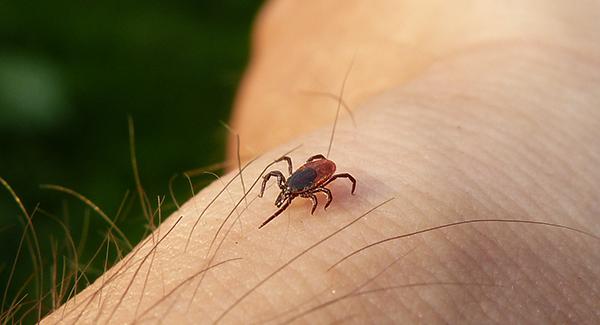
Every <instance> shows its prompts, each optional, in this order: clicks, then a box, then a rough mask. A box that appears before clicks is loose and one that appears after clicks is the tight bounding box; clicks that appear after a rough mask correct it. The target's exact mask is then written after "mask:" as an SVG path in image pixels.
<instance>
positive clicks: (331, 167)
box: [258, 154, 356, 228]
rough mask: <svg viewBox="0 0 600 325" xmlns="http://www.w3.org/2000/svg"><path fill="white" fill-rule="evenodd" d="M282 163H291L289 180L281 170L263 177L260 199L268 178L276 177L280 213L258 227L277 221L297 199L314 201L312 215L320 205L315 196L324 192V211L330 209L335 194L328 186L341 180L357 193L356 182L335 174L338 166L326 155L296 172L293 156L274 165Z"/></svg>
mask: <svg viewBox="0 0 600 325" xmlns="http://www.w3.org/2000/svg"><path fill="white" fill-rule="evenodd" d="M279 161H286V162H287V163H288V171H289V173H290V177H288V178H287V179H286V178H285V176H283V173H282V172H280V171H278V170H275V171H271V172H269V173H268V174H266V175H265V176H264V178H263V182H262V186H261V188H260V194H259V197H262V196H263V194H264V192H265V187H266V185H267V182H268V181H269V179H270V178H271V177H276V178H277V182H278V185H279V188H280V189H281V192H280V193H279V195H278V196H277V199H276V200H275V205H276V206H277V207H278V208H279V210H277V211H276V212H275V213H274V214H273V215H272V216H270V217H269V218H268V219H267V220H265V222H263V223H262V224H261V225H260V227H258V228H262V227H263V226H264V225H266V224H267V223H269V222H270V221H271V220H273V219H275V217H277V216H278V215H280V214H281V213H282V212H283V211H284V210H285V209H287V208H288V206H289V205H290V204H291V203H292V200H293V199H294V198H296V197H298V196H300V197H303V198H307V199H311V200H312V203H313V206H312V210H311V214H313V213H314V212H315V209H316V208H317V204H318V201H317V196H316V195H315V194H316V193H318V192H322V193H323V194H325V196H327V203H325V209H327V207H328V206H329V204H331V201H332V200H333V195H332V194H331V191H330V190H329V189H328V188H326V187H325V186H326V185H327V184H329V183H331V182H332V181H334V180H336V179H338V178H347V179H348V180H350V182H352V194H354V191H355V190H356V179H355V178H354V177H352V175H350V174H347V173H342V174H334V173H335V163H334V162H333V161H331V160H328V159H327V158H325V156H323V155H320V154H319V155H315V156H312V157H310V158H308V160H307V161H306V163H305V164H304V165H302V166H300V168H298V169H297V170H296V171H295V172H293V173H292V170H293V169H292V159H291V158H290V157H287V156H283V157H281V158H279V159H277V160H276V161H275V162H279Z"/></svg>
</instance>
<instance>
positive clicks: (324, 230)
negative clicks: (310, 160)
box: [43, 1, 600, 324]
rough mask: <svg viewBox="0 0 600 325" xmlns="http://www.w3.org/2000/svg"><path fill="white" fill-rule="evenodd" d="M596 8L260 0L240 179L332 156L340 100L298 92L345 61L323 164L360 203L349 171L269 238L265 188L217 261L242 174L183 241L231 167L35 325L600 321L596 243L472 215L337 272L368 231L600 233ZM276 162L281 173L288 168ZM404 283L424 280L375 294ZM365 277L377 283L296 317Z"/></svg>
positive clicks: (240, 128) (271, 194) (332, 74)
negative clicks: (348, 114) (331, 166)
mask: <svg viewBox="0 0 600 325" xmlns="http://www.w3.org/2000/svg"><path fill="white" fill-rule="evenodd" d="M598 6H599V4H597V3H596V2H591V1H584V2H578V5H577V6H573V5H572V3H571V2H567V1H554V2H553V3H552V4H549V3H548V2H547V1H518V2H514V3H511V4H506V3H501V2H497V1H480V2H477V3H473V2H467V1H453V2H451V3H450V2H447V1H403V2H400V1H369V2H362V1H327V2H314V3H306V2H295V1H273V2H270V3H268V4H267V5H266V7H265V9H264V10H263V11H262V13H261V15H260V16H259V18H258V21H257V25H256V30H255V43H254V55H253V59H252V63H251V65H250V67H249V70H248V72H247V75H246V78H245V80H244V82H243V85H242V87H241V89H240V92H239V95H238V98H237V102H236V108H235V112H234V117H233V121H232V125H233V128H234V129H235V130H236V131H237V132H239V134H240V138H241V141H242V143H241V148H242V157H243V158H245V160H249V158H250V157H253V156H254V155H255V154H257V153H263V154H262V156H261V157H260V158H258V159H257V160H256V161H254V162H252V163H251V164H250V165H249V167H247V168H246V169H245V170H244V173H243V175H244V181H245V184H246V187H247V188H249V187H250V186H251V184H252V182H253V181H254V180H255V179H256V178H257V177H258V176H259V174H260V172H261V171H262V169H263V168H264V167H265V166H267V164H268V163H270V162H271V161H273V160H274V159H276V158H278V157H279V156H281V155H282V154H283V153H285V152H286V151H288V150H290V149H292V148H294V147H296V146H297V145H301V147H300V148H298V149H297V150H295V151H293V152H292V153H291V154H290V156H291V157H292V159H293V161H294V168H297V167H299V166H300V165H301V164H302V163H303V161H304V160H305V159H306V158H307V157H309V156H311V155H313V154H316V153H323V154H325V153H326V151H327V146H328V141H329V136H330V132H331V120H332V117H333V116H334V114H335V111H334V109H335V105H336V104H335V102H334V101H332V100H331V99H326V98H321V97H318V96H309V95H306V94H303V93H302V91H304V90H315V91H322V92H329V93H335V94H337V93H338V92H339V87H340V84H341V81H342V79H343V76H344V73H345V71H347V69H348V67H349V66H350V62H351V61H352V58H353V57H354V63H353V68H352V71H351V73H350V76H349V79H348V82H347V84H346V93H345V94H344V99H345V100H346V101H347V102H348V104H349V105H350V106H351V107H358V108H357V109H356V110H355V119H356V124H357V126H356V128H355V127H353V125H352V123H350V121H349V120H348V119H347V118H344V117H345V115H344V114H343V115H342V119H341V120H340V124H339V125H338V129H337V131H336V136H335V139H334V143H333V149H332V152H331V155H330V158H331V159H332V160H334V161H335V162H336V165H337V168H338V172H349V173H351V174H352V175H353V176H355V177H356V178H357V180H358V186H357V193H356V195H355V196H351V195H350V194H349V191H350V183H349V182H347V181H346V180H338V181H336V182H334V183H332V184H331V185H330V186H329V188H330V189H331V190H332V192H333V195H334V201H333V203H332V205H331V206H330V207H329V209H328V210H327V211H326V212H324V211H323V210H322V205H323V204H324V197H323V196H320V195H319V199H320V202H321V204H322V205H321V206H320V207H319V208H318V209H317V211H316V213H315V215H314V216H311V215H310V214H309V211H310V205H311V204H310V200H307V199H302V198H297V199H295V200H294V202H293V203H292V205H291V206H290V208H288V210H287V211H286V212H284V213H283V214H282V215H281V216H279V217H278V218H276V219H275V220H274V221H272V222H271V223H270V224H269V225H267V226H266V227H265V228H263V229H261V230H258V229H257V227H258V225H260V223H261V222H262V221H263V220H265V219H266V218H267V217H268V216H270V214H271V213H273V212H274V211H275V210H276V207H275V206H274V205H273V201H274V200H275V198H276V196H277V190H276V187H275V186H272V187H271V188H269V189H268V190H267V191H266V193H265V198H263V199H255V197H256V195H257V194H258V186H256V187H254V188H253V190H252V191H251V193H250V195H249V196H248V207H247V208H246V203H245V202H244V201H243V200H242V201H241V203H240V205H239V208H238V209H237V210H236V212H233V213H232V214H231V217H229V218H228V219H227V220H228V221H227V223H225V226H224V227H223V229H222V230H221V231H220V233H219V236H218V237H217V239H216V241H215V244H214V245H213V246H212V250H211V251H210V252H211V253H210V254H208V253H207V251H208V247H209V246H210V243H211V241H212V240H213V238H214V236H215V232H216V231H217V229H218V228H219V225H220V224H221V223H222V222H223V220H225V219H226V218H227V216H228V214H229V213H230V211H231V208H232V207H233V205H234V204H235V203H236V202H238V200H239V199H240V198H241V195H242V189H241V184H240V182H239V179H236V180H234V181H233V183H232V184H231V186H229V187H228V192H225V193H224V194H223V195H221V196H220V197H219V198H218V199H217V200H216V201H215V203H214V205H212V206H211V207H210V208H209V209H208V210H207V212H206V213H205V214H204V215H203V216H202V219H201V220H200V222H199V223H198V225H197V227H195V229H194V232H193V234H192V237H191V240H190V241H189V246H188V247H187V249H186V243H187V240H188V236H189V234H190V231H191V229H192V228H193V227H194V223H195V222H196V220H197V219H198V216H199V215H200V213H201V211H202V209H204V208H205V207H206V206H207V204H208V203H209V202H210V200H211V199H212V198H213V197H215V196H216V195H217V193H218V192H219V191H220V190H221V189H222V188H223V184H224V183H226V182H228V181H229V180H231V179H232V177H233V176H234V175H235V171H234V172H233V173H230V174H228V175H226V176H224V177H223V178H222V179H221V181H220V182H215V183H213V184H212V185H211V186H209V187H208V188H207V189H205V190H203V191H202V192H201V193H199V194H198V195H197V196H196V197H195V198H194V199H192V200H190V201H189V202H187V203H186V204H185V205H184V206H183V207H182V209H181V210H180V211H178V212H177V213H175V214H174V215H173V216H171V217H170V218H169V219H168V220H167V221H165V223H164V224H163V225H162V226H161V227H160V228H159V230H158V233H155V234H154V236H153V237H152V238H149V239H148V240H147V241H146V242H145V243H143V244H141V245H140V246H138V248H139V249H137V250H135V251H134V253H132V254H130V255H129V256H128V257H127V258H126V259H125V260H124V261H123V262H121V263H119V264H118V265H117V266H115V267H113V268H112V269H111V270H109V271H108V272H107V274H106V275H105V276H103V277H102V278H100V279H99V280H97V281H96V283H94V284H93V285H92V286H90V287H89V288H87V289H86V290H84V291H83V292H82V293H80V294H79V295H78V296H77V297H76V300H75V301H70V302H69V303H67V305H66V310H63V309H60V310H58V311H57V312H55V313H53V314H52V315H50V316H49V317H47V318H46V319H45V320H44V321H43V323H47V324H52V323H56V322H57V321H58V320H61V319H63V320H64V321H65V323H70V322H74V321H79V322H83V323H93V322H100V323H107V322H111V323H132V322H134V320H135V319H137V321H136V322H137V323H158V322H159V321H161V320H162V321H164V322H166V323H198V322H203V323H204V322H206V323H209V322H214V321H215V320H217V319H218V320H220V321H222V322H224V323H253V322H257V323H262V322H266V321H268V320H271V321H272V322H273V323H280V322H285V321H288V320H294V321H295V322H298V323H332V322H338V321H339V322H348V323H364V322H372V323H391V322H394V323H466V322H469V323H484V322H485V323H493V322H499V323H509V322H510V323H590V324H593V323H598V322H600V312H599V310H600V308H598V307H599V306H600V249H599V247H600V240H598V239H594V238H590V237H588V236H585V235H582V234H578V233H575V232H572V231H567V230H561V229H556V228H550V227H545V226H539V225H524V224H500V223H485V224H484V223H481V224H470V225H463V226H458V227H454V228H447V229H444V230H438V231H433V232H428V233H425V234H421V235H416V236H413V237H409V238H407V239H402V240H398V241H392V242H388V243H385V244H382V245H380V246H377V247H373V248H371V249H369V250H367V251H364V252H362V253H360V254H357V255H356V256H353V257H352V258H350V259H349V260H347V261H346V262H344V263H342V264H340V265H339V266H337V267H336V268H334V269H333V270H331V271H327V269H328V268H329V267H330V266H331V265H332V264H333V263H335V262H336V261H337V260H339V259H340V258H342V257H344V256H346V255H347V254H349V253H351V252H352V251H354V250H356V249H358V248H360V247H362V246H365V245H367V244H369V243H372V242H375V241H377V240H381V239H384V238H387V237H391V236H395V235H399V234H403V233H408V232H412V231H416V230H421V229H425V228H428V227H433V226H438V225H442V224H446V223H450V222H456V221H462V220H471V219H492V218H494V219H525V220H536V221H545V222H552V223H559V224H562V225H567V226H571V227H575V228H578V229H582V230H586V231H588V232H591V233H594V234H596V235H598V234H600V223H599V222H598V215H599V213H600V203H598V202H600V172H599V171H598V168H597V166H599V165H600V144H599V142H598V139H600V111H599V107H600V93H599V92H598V89H600V48H599V47H598V42H599V41H600V39H599V37H598V36H597V33H595V31H597V30H600V29H599V27H600V26H597V24H598V22H596V21H597V20H596V19H595V18H594V17H593V16H594V15H593V14H592V13H595V12H599V9H600V8H597V7H598ZM230 152H232V153H235V142H233V141H232V144H231V146H230ZM230 156H231V157H232V158H233V159H232V160H235V158H234V157H235V155H234V154H231V155H230ZM274 168H276V169H279V170H281V171H282V172H284V174H287V172H286V167H285V164H283V163H281V164H279V165H277V166H274V167H273V169H274ZM273 183H274V181H273ZM259 185H260V184H259ZM392 197H394V198H395V199H394V200H392V201H390V202H389V203H387V204H385V205H383V206H381V207H380V208H378V209H376V210H375V211H373V212H372V213H370V214H369V215H367V216H366V217H365V218H363V219H360V220H358V221H357V222H356V223H354V224H353V225H351V226H350V227H348V228H346V229H344V230H342V231H341V232H339V233H337V234H336V235H335V236H333V237H332V238H331V239H329V240H327V241H325V242H323V243H322V244H320V245H317V246H315V247H314V248H312V249H310V250H309V251H308V252H307V253H306V254H303V255H301V256H300V257H298V258H297V259H295V260H293V262H292V263H291V264H289V265H288V266H286V267H284V268H283V269H281V270H280V271H279V272H277V273H275V274H274V275H273V276H272V277H268V276H269V275H270V274H273V272H274V271H275V270H277V269H278V268H279V267H281V266H282V265H284V264H285V263H286V262H288V261H290V260H291V259H293V258H294V257H295V256H297V255H298V254H300V253H301V252H302V251H304V250H305V249H307V248H309V247H310V246H311V245H313V244H315V243H317V242H318V241H319V240H321V239H323V238H325V237H326V236H327V235H329V234H331V233H334V232H335V231H337V230H339V229H341V228H342V227H343V226H345V225H347V224H349V223H350V222H351V221H352V220H354V219H356V218H357V217H359V216H360V215H361V214H363V213H364V212H366V211H368V210H369V209H371V208H373V207H375V206H376V205H377V204H379V203H381V202H383V201H385V200H387V199H390V198H392ZM238 216H241V217H240V219H239V222H234V220H235V219H236V218H237V217H238ZM180 217H181V218H180ZM178 220H179V221H178ZM175 224H176V225H175ZM173 225H175V227H174V228H172V227H173ZM171 228H172V231H171V232H169V230H170V229H171ZM229 229H230V232H229V233H228V235H227V238H226V240H225V241H223V244H222V245H221V246H220V247H219V249H218V253H217V255H216V257H214V258H213V259H212V261H211V256H212V255H213V254H212V253H214V251H215V248H216V247H217V246H218V245H219V243H220V242H221V239H222V238H224V234H225V233H227V232H228V230H229ZM168 232H169V233H168ZM166 233H168V236H166V237H164V236H165V234H166ZM159 238H163V239H162V240H161V241H160V244H159V245H158V246H156V247H158V248H156V249H152V247H154V246H153V244H152V243H153V242H154V243H156V242H158V240H159ZM207 255H208V258H206V257H207ZM129 258H131V259H129ZM231 258H240V259H238V260H233V261H229V262H226V263H225V264H222V265H219V266H217V267H215V268H214V269H212V270H211V271H208V272H207V273H206V275H205V277H203V278H202V276H201V275H200V276H196V277H193V276H194V275H195V274H197V273H198V271H200V270H202V269H204V268H206V266H207V263H208V264H211V265H214V264H216V263H218V262H221V261H225V260H228V259H231ZM396 260H397V261H396ZM394 261H396V262H395V263H393V262H394ZM142 262H143V263H142ZM209 262H210V263H209ZM392 263H393V264H392ZM140 265H141V266H140ZM150 265H152V266H151V268H150ZM386 268H387V269H386ZM379 273H380V275H379V276H377V277H376V278H374V279H373V280H371V281H370V282H369V279H370V278H372V277H374V276H376V275H378V274H379ZM132 279H133V281H132ZM146 279H147V280H146ZM186 279H191V280H190V281H186ZM200 279H201V280H200ZM265 279H267V280H265ZM263 280H265V281H264V282H261V281H263ZM200 281H201V282H200ZM103 283H108V284H106V285H105V287H104V288H103V290H102V291H101V294H100V293H99V291H98V289H99V288H100V287H101V286H102V284H103ZM365 283H366V284H365ZM441 283H447V284H441ZM448 283H453V284H448ZM180 284H181V285H180ZM199 284H200V285H199ZM257 284H260V285H259V286H258V287H256V285H257ZM408 284H422V285H421V286H415V287H405V288H396V289H389V290H384V288H386V287H390V286H399V285H408ZM178 285H180V287H179V289H178V290H175V291H174V293H173V294H169V292H170V291H171V290H172V289H173V288H176V286H178ZM361 285H364V286H363V287H361ZM255 287H256V289H255V290H253V291H252V292H251V293H249V294H248V295H246V296H245V294H247V292H249V290H250V289H254V288H255ZM196 288H198V289H196ZM357 288H358V289H357ZM373 289H381V291H378V292H372V293H365V294H362V295H359V296H350V297H346V298H345V299H343V300H341V301H339V302H337V303H332V304H330V305H328V306H325V307H323V308H319V309H315V310H314V311H312V312H311V313H309V314H306V315H300V313H302V312H303V311H307V310H310V309H311V308H313V307H315V306H317V305H319V304H321V303H327V302H328V301H330V300H331V299H335V298H340V297H344V296H347V295H348V294H351V293H353V292H354V293H356V292H361V291H362V292H364V291H368V290H373ZM356 290H358V291H356ZM94 293H96V294H95V299H94V300H91V297H94ZM194 293H195V295H194ZM166 294H169V295H168V296H167V298H166V299H161V298H162V297H164V296H165V295H166ZM99 296H101V299H99V298H98V297H99ZM142 296H143V299H140V297H142ZM192 296H194V298H192ZM240 297H242V299H241V300H239V303H237V304H235V306H234V307H233V308H231V309H229V310H228V308H229V307H231V306H232V305H233V304H234V303H235V302H236V300H238V299H239V298H240ZM90 301H91V302H90ZM85 306H87V307H86V308H85V310H83V309H84V308H83V307H85ZM63 311H64V313H63ZM226 311H227V313H226V314H224V312H226ZM221 316H222V318H219V317H221ZM276 316H279V317H278V318H274V317H276ZM297 316H301V317H299V318H295V317H297Z"/></svg>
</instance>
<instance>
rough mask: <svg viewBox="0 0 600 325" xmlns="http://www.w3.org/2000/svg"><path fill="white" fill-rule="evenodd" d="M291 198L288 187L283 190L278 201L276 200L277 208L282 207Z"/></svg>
mask: <svg viewBox="0 0 600 325" xmlns="http://www.w3.org/2000/svg"><path fill="white" fill-rule="evenodd" d="M289 197H290V188H289V187H286V188H285V189H283V190H281V192H279V195H278V196H277V200H275V206H277V207H278V208H279V207H281V206H282V205H283V202H285V201H286V200H287V199H288V198H289Z"/></svg>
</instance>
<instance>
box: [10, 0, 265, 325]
mask: <svg viewBox="0 0 600 325" xmlns="http://www.w3.org/2000/svg"><path fill="white" fill-rule="evenodd" d="M260 4H261V1H256V0H254V1H233V0H214V1H168V2H153V1H102V2H73V1H0V177H2V178H4V179H5V180H6V181H8V183H10V185H11V186H12V187H13V188H14V190H15V191H16V193H17V194H18V195H19V196H20V197H21V199H23V202H24V204H25V206H26V208H27V209H28V210H29V211H30V212H31V211H33V210H34V208H35V207H36V205H38V206H39V210H38V212H36V214H35V215H34V225H35V229H36V232H37V235H38V236H39V245H40V248H41V253H42V254H41V255H42V261H43V264H42V265H44V267H45V268H46V273H45V275H44V277H45V278H44V282H42V283H41V284H40V283H39V282H40V280H39V279H33V280H31V281H30V282H28V283H26V281H27V279H28V277H29V276H30V275H31V274H32V273H33V269H34V268H33V264H32V263H33V262H32V259H31V257H30V251H28V248H27V243H28V242H30V241H31V240H32V237H30V238H29V239H28V240H26V241H25V244H24V247H23V250H22V251H21V256H20V257H19V260H18V262H17V264H16V265H17V268H16V270H15V272H14V274H15V276H14V279H13V280H12V283H11V285H10V286H8V287H7V280H8V277H9V273H10V270H11V267H12V264H13V261H14V259H15V255H16V253H17V248H18V245H19V240H20V236H21V234H22V233H23V229H24V226H23V224H22V220H23V219H22V216H21V217H20V214H19V210H18V208H17V205H16V203H15V202H14V200H12V198H11V196H10V194H9V192H8V191H6V190H5V189H4V188H2V190H1V192H0V193H2V194H0V247H1V250H0V256H1V260H0V272H1V273H0V291H1V292H2V293H3V294H5V293H6V295H7V298H6V299H4V300H5V304H4V305H5V306H4V310H6V309H7V305H9V304H10V302H11V300H12V299H14V298H18V297H17V293H18V290H19V288H20V287H21V286H22V285H25V286H24V288H25V290H24V291H22V292H21V294H23V292H29V296H28V297H27V298H26V299H25V300H24V302H27V301H33V300H34V299H35V298H36V291H39V288H40V286H42V287H43V290H44V291H47V290H48V289H49V286H50V284H51V283H52V280H51V278H50V275H49V274H48V272H49V270H50V269H52V267H53V263H54V262H53V258H52V254H53V253H52V252H53V249H52V247H53V246H52V245H54V247H55V248H54V251H56V252H57V253H54V254H56V255H58V256H59V257H60V256H61V255H64V256H66V257H67V258H68V257H69V256H70V254H73V251H69V249H70V248H69V243H67V242H66V240H65V238H66V236H65V229H64V227H62V226H61V223H60V222H62V223H63V224H64V225H65V226H66V227H67V229H68V230H69V231H70V233H71V235H72V236H73V241H74V243H75V246H76V251H77V254H78V255H79V256H80V261H79V264H80V265H79V268H83V267H84V266H85V262H86V261H87V260H89V259H90V258H91V257H92V255H93V254H94V252H95V251H96V250H97V249H98V247H99V245H101V244H102V240H103V239H104V237H105V235H106V231H107V229H108V226H107V224H106V222H104V221H102V220H101V218H99V217H98V216H97V215H95V213H94V212H93V211H91V210H90V209H89V208H88V207H86V206H85V205H84V204H82V203H81V201H78V200H76V199H74V198H73V197H71V196H68V195H66V194H64V193H60V192H56V191H49V190H42V189H40V188H39V184H44V183H50V184H59V185H62V186H65V187H67V188H70V189H73V190H76V191H77V192H79V193H81V194H83V195H85V196H86V197H88V198H89V199H91V200H92V201H93V202H94V203H96V204H97V205H98V206H99V207H100V208H102V209H103V210H104V211H105V212H106V213H107V214H108V215H109V216H110V217H111V218H112V217H115V216H116V212H117V210H118V209H119V207H120V206H121V202H122V200H123V198H124V195H125V193H126V192H127V191H128V190H129V191H130V195H129V198H128V199H127V200H126V201H125V205H124V206H125V207H126V209H124V210H126V211H125V212H124V213H122V214H121V215H120V217H119V220H118V221H117V223H118V224H119V227H120V228H121V229H122V230H123V231H124V232H125V233H126V235H127V236H128V237H129V239H130V241H131V242H132V243H135V242H137V241H139V240H140V239H141V237H142V236H143V235H144V233H145V231H146V229H147V220H146V219H144V217H143V214H142V213H141V209H140V208H139V206H140V204H139V201H137V202H136V198H137V197H136V195H134V194H135V192H134V191H135V183H134V178H133V173H132V168H131V162H130V157H129V143H128V123H127V120H128V116H131V118H132V119H133V121H134V123H135V132H136V135H135V139H136V147H137V148H136V151H137V159H138V165H139V170H140V176H141V179H142V184H143V186H144V189H145V191H146V193H147V195H148V197H149V199H150V201H152V202H155V201H156V196H157V195H168V183H169V178H170V177H171V176H172V175H173V174H175V173H178V172H182V171H185V170H190V169H195V168H199V167H201V166H207V165H211V164H214V163H218V162H222V161H223V160H224V148H225V141H226V136H227V130H226V129H225V128H224V127H223V126H222V125H221V124H220V123H219V121H228V118H229V114H230V108H231V105H232V102H233V98H234V94H235V90H236V86H237V84H238V82H239V81H240V78H241V76H242V73H243V69H244V66H245V64H246V62H247V59H248V51H249V42H250V30H251V24H252V21H253V19H254V16H255V15H256V13H257V11H258V9H259V6H260ZM210 181H211V180H210V179H194V184H195V185H196V186H197V187H198V188H200V187H202V185H203V184H207V183H208V182H210ZM186 184H187V183H185V179H182V178H179V179H178V180H176V181H175V183H174V188H175V194H176V196H177V197H179V198H180V201H185V200H186V199H187V197H189V195H190V194H189V193H190V190H189V187H188V186H187V185H186ZM173 208H174V206H173V204H172V201H171V200H170V199H169V198H168V196H167V198H166V199H165V209H167V210H169V209H170V210H169V211H172V210H173ZM169 211H166V212H164V214H166V213H167V212H169ZM56 219H58V220H59V221H60V222H58V221H56ZM51 243H52V244H51ZM30 244H31V243H30ZM71 246H72V245H71ZM123 249H125V248H123ZM113 255H115V256H113ZM116 255H118V253H117V252H116V251H114V252H112V251H111V259H116V258H118V256H116ZM59 260H60V258H59ZM65 263H67V270H69V268H70V267H75V266H74V265H72V264H73V261H70V262H69V261H68V262H65ZM103 263H104V261H103V258H100V259H99V260H97V261H95V262H93V263H92V265H91V266H90V267H89V269H88V270H86V276H87V277H88V278H89V280H90V281H92V280H93V279H94V278H95V277H97V276H98V275H99V274H100V272H101V265H102V264H103ZM57 267H58V268H59V269H60V268H62V264H60V265H58V266H57ZM36 282H37V283H36ZM83 282H85V281H83V280H82V283H83ZM32 305H33V303H30V304H29V305H27V304H25V306H24V307H23V308H22V309H23V310H24V309H26V308H28V307H29V306H32ZM51 309H52V306H51V303H50V302H48V301H47V299H46V300H45V302H44V307H43V310H44V312H48V311H49V310H51ZM25 317H26V318H25V319H28V318H27V317H29V318H30V317H31V316H30V315H29V316H27V315H26V316H25ZM17 319H18V317H17Z"/></svg>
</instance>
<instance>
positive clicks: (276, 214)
mask: <svg viewBox="0 0 600 325" xmlns="http://www.w3.org/2000/svg"><path fill="white" fill-rule="evenodd" d="M290 203H292V199H288V200H287V201H285V203H284V204H283V205H282V206H281V208H279V210H277V211H275V213H273V215H272V216H270V217H269V219H267V220H265V222H263V223H262V224H261V225H260V226H259V227H258V229H260V228H262V227H264V226H265V225H266V224H267V223H269V222H271V220H273V219H275V217H277V216H278V215H280V214H281V213H282V212H283V210H285V209H287V207H288V206H290Z"/></svg>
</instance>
